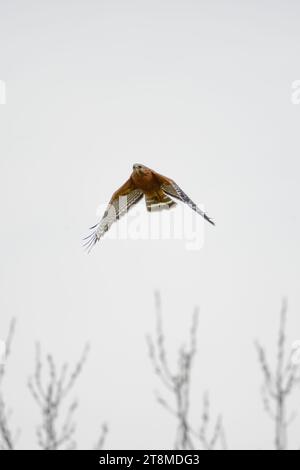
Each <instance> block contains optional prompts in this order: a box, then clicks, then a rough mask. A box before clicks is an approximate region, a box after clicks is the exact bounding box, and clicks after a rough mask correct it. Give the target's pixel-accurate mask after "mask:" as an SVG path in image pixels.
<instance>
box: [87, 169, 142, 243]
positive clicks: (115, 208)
mask: <svg viewBox="0 0 300 470" xmlns="http://www.w3.org/2000/svg"><path fill="white" fill-rule="evenodd" d="M143 195H144V193H143V191H141V190H140V189H137V188H136V187H135V185H134V183H133V181H132V180H131V178H130V179H129V180H128V181H126V183H124V184H123V186H121V187H120V188H119V189H118V190H117V191H116V192H115V193H114V194H113V195H112V198H111V200H110V201H109V204H108V206H107V208H106V211H105V212H104V214H103V217H102V219H101V220H100V221H99V222H98V223H97V224H96V225H94V226H93V227H91V230H92V233H90V235H88V236H87V237H86V238H85V239H84V240H86V242H85V243H84V246H85V247H86V249H87V250H88V251H90V250H91V249H92V248H93V246H94V245H95V244H96V243H97V242H98V241H99V240H100V238H101V237H102V236H103V235H104V234H105V232H107V231H108V229H109V228H110V227H111V225H112V224H113V223H114V222H115V221H116V220H118V219H119V218H120V217H122V215H124V214H126V212H127V211H128V210H129V209H130V208H131V207H132V206H133V205H134V204H136V203H137V202H138V201H139V200H140V199H141V198H142V197H143Z"/></svg>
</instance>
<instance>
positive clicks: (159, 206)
mask: <svg viewBox="0 0 300 470" xmlns="http://www.w3.org/2000/svg"><path fill="white" fill-rule="evenodd" d="M145 199H146V207H147V211H150V212H154V211H160V210H163V209H170V208H171V207H174V206H176V202H174V201H173V199H171V198H170V197H169V196H168V195H167V194H165V193H164V191H158V192H155V193H150V194H145Z"/></svg>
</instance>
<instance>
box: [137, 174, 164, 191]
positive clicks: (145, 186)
mask: <svg viewBox="0 0 300 470" xmlns="http://www.w3.org/2000/svg"><path fill="white" fill-rule="evenodd" d="M131 177H132V180H133V182H134V184H135V185H136V187H137V188H138V189H141V190H142V191H143V192H144V193H147V192H151V191H155V190H157V189H158V188H159V187H160V183H159V182H158V180H157V179H156V178H155V175H153V173H152V172H151V171H147V172H138V171H134V172H133V173H132V175H131Z"/></svg>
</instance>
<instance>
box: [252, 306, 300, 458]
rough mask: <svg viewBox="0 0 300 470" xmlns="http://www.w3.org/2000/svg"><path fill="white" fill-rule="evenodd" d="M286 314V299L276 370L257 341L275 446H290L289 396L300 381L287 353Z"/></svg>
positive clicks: (265, 398)
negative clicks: (288, 442)
mask: <svg viewBox="0 0 300 470" xmlns="http://www.w3.org/2000/svg"><path fill="white" fill-rule="evenodd" d="M286 317H287V302H286V301H285V300H284V301H283V302H282V307H281V313H280V325H279V334H278V340H277V364H276V369H275V371H274V372H272V371H271V368H270V366H269V363H268V361H267V357H266V352H265V349H264V348H263V347H262V346H261V345H260V344H259V343H258V342H256V344H255V346H256V350H257V353H258V359H259V362H260V365H261V369H262V372H263V377H264V383H263V387H262V399H263V404H264V409H265V411H266V413H267V414H268V415H269V416H270V418H271V419H272V420H273V421H274V423H275V448H276V449H277V450H284V449H287V428H288V426H289V424H290V423H291V421H292V419H293V415H292V416H291V417H287V399H288V396H289V395H290V394H291V392H292V391H293V390H294V388H295V386H296V384H298V383H299V381H300V376H299V363H297V362H295V361H293V357H292V354H290V355H289V356H288V358H287V360H286V359H285V354H286V351H285V349H286V335H285V330H286Z"/></svg>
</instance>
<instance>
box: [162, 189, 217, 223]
mask: <svg viewBox="0 0 300 470" xmlns="http://www.w3.org/2000/svg"><path fill="white" fill-rule="evenodd" d="M161 187H162V189H163V191H164V192H165V193H167V194H169V196H173V197H175V198H177V199H179V200H180V201H182V202H184V203H185V204H187V205H188V206H189V207H190V208H191V209H193V210H194V211H195V212H197V214H200V215H201V216H202V217H203V218H204V219H205V220H207V221H208V222H209V223H211V224H212V225H215V223H214V221H213V220H212V219H211V218H210V217H208V215H207V214H205V212H203V211H202V210H201V209H200V208H199V207H198V206H197V205H196V204H195V203H194V202H193V201H192V200H191V199H190V198H189V197H188V195H187V194H185V192H184V191H182V189H181V188H180V187H179V186H178V184H176V183H175V181H172V180H168V182H167V183H166V182H165V183H163V184H162V186H161Z"/></svg>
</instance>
